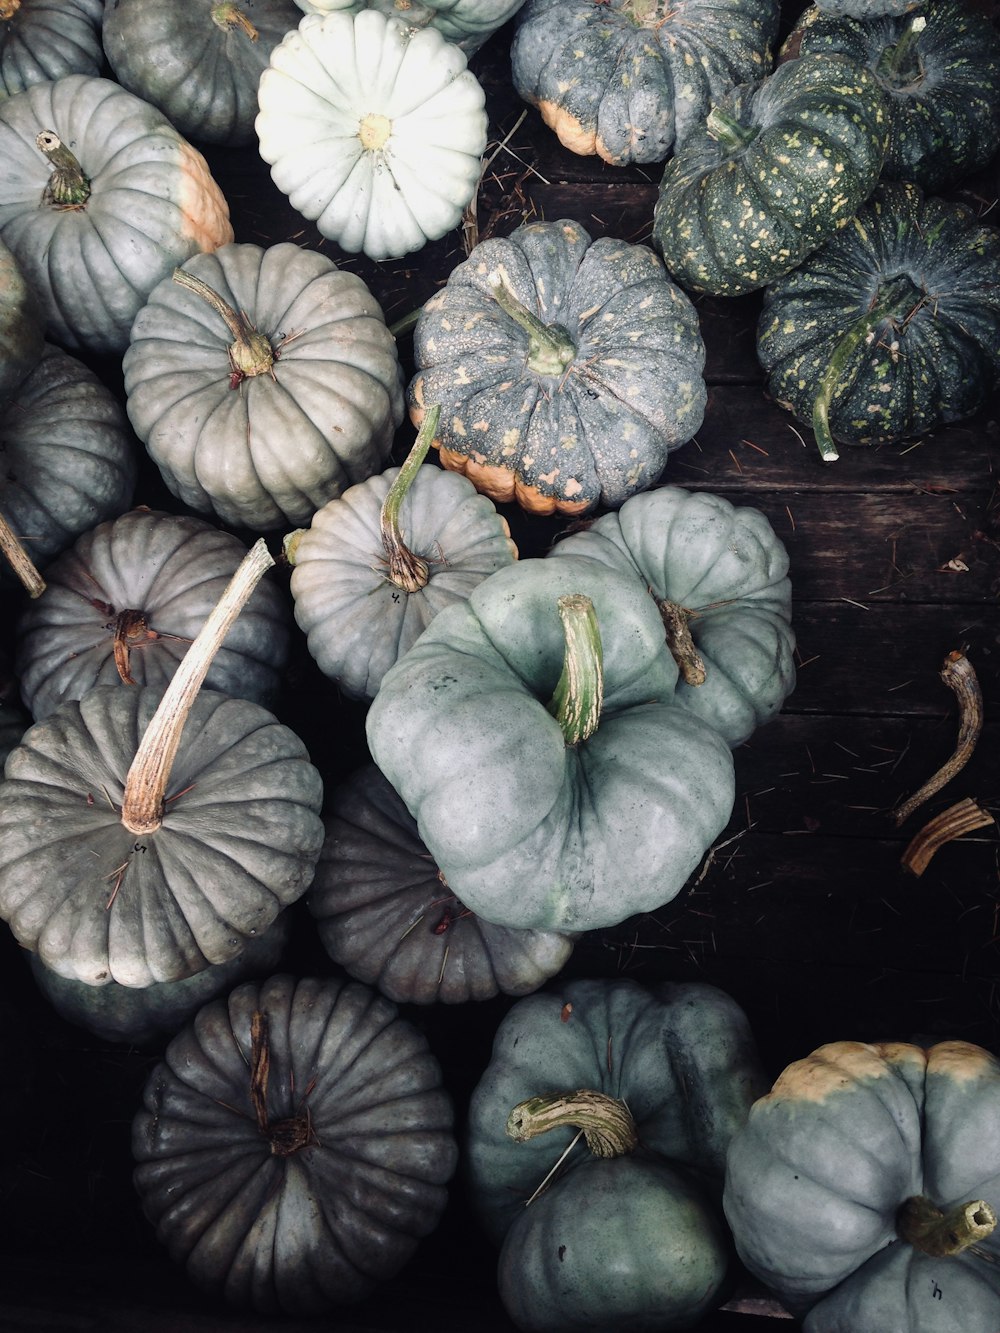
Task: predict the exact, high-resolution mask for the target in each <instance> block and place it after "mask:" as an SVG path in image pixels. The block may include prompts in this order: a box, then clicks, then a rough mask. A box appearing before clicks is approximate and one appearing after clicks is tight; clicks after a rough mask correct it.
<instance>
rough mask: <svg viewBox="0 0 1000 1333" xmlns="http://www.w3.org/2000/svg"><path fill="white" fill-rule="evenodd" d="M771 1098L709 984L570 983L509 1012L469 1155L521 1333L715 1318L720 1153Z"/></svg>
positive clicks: (476, 1105) (723, 1278) (721, 1234)
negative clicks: (761, 1101)
mask: <svg viewBox="0 0 1000 1333" xmlns="http://www.w3.org/2000/svg"><path fill="white" fill-rule="evenodd" d="M765 1086H766V1083H765V1080H764V1077H763V1071H762V1069H761V1066H760V1061H759V1058H758V1056H757V1052H756V1048H755V1045H754V1041H753V1037H752V1035H751V1032H750V1028H749V1024H748V1022H747V1019H746V1016H745V1015H744V1013H743V1011H742V1010H741V1009H740V1008H739V1006H738V1005H737V1004H736V1003H735V1002H734V1001H733V1000H732V999H730V997H729V996H727V995H726V994H724V993H723V992H722V991H720V990H717V989H716V988H715V987H713V986H708V985H703V984H700V983H683V984H670V983H661V984H660V985H658V986H657V987H655V988H653V989H647V988H646V987H643V986H641V985H639V984H638V983H637V982H635V981H631V980H627V979H622V978H619V979H615V980H610V981H608V980H578V981H570V982H566V983H564V984H563V985H561V986H558V987H554V988H551V989H549V990H547V991H545V992H540V993H539V994H536V995H530V996H528V997H526V998H525V999H522V1000H518V1001H517V1003H516V1004H515V1005H514V1006H513V1007H512V1008H511V1010H510V1011H509V1012H508V1014H507V1015H506V1017H505V1018H504V1019H503V1020H502V1022H501V1023H500V1026H499V1028H498V1029H497V1033H496V1036H495V1039H494V1042H493V1051H492V1054H491V1057H490V1061H489V1064H488V1066H487V1068H486V1070H485V1072H484V1073H483V1075H482V1077H481V1079H480V1080H479V1083H478V1084H477V1086H476V1088H475V1091H474V1092H473V1095H472V1100H471V1103H470V1107H469V1117H468V1132H467V1145H466V1166H467V1172H466V1173H467V1176H468V1179H469V1186H470V1196H471V1199H472V1202H473V1205H474V1207H475V1208H476V1210H477V1212H478V1213H479V1215H480V1218H481V1220H482V1222H483V1224H484V1226H485V1228H486V1230H487V1232H488V1234H489V1235H490V1236H491V1237H492V1239H493V1240H494V1241H495V1242H496V1243H498V1244H501V1245H502V1249H501V1254H500V1260H499V1270H498V1271H499V1287H500V1294H501V1297H502V1299H503V1302H504V1305H505V1306H506V1308H507V1310H508V1312H509V1313H510V1314H511V1316H512V1318H513V1320H514V1322H515V1323H516V1324H517V1326H518V1327H519V1328H522V1329H530V1330H539V1333H543V1331H546V1330H547V1331H549V1333H566V1331H568V1330H575V1329H580V1330H583V1329H594V1328H608V1329H611V1328H614V1329H625V1328H628V1329H636V1330H648V1331H649V1333H654V1330H661V1329H663V1330H665V1329H672V1328H688V1327H691V1326H693V1325H694V1324H696V1323H698V1322H699V1321H700V1319H701V1318H702V1317H703V1316H704V1315H705V1314H706V1312H707V1311H708V1310H710V1309H711V1308H712V1307H713V1306H715V1305H718V1304H720V1303H721V1301H722V1300H723V1299H725V1295H726V1291H727V1282H728V1279H729V1276H730V1269H731V1262H732V1255H731V1246H730V1242H729V1239H728V1236H727V1233H726V1228H725V1224H724V1222H723V1219H722V1210H721V1199H720V1196H721V1187H722V1178H723V1170H724V1164H725V1155H726V1150H727V1147H728V1144H729V1141H730V1139H731V1138H732V1136H733V1134H734V1133H735V1132H737V1131H738V1130H739V1129H740V1128H741V1127H742V1125H743V1124H744V1123H745V1121H746V1116H747V1113H748V1111H749V1108H750V1105H751V1103H752V1102H753V1100H754V1098H755V1097H757V1096H759V1094H760V1092H761V1090H762V1089H763V1087H765ZM581 1138H582V1141H579V1140H581ZM543 1182H544V1185H543Z"/></svg>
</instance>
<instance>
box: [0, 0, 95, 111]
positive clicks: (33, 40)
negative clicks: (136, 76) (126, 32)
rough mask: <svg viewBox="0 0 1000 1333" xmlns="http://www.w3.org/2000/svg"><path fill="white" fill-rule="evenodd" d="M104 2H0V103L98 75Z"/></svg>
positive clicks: (1, 0) (27, 0)
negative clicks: (73, 77)
mask: <svg viewBox="0 0 1000 1333" xmlns="http://www.w3.org/2000/svg"><path fill="white" fill-rule="evenodd" d="M103 14H104V0H0V99H2V98H4V97H11V96H12V95H13V94H14V93H22V92H24V90H25V88H28V87H30V86H31V84H33V83H46V82H48V81H49V80H52V79H61V78H63V77H64V76H65V75H67V74H87V75H96V74H100V72H101V64H102V62H103V58H104V52H103V50H102V49H101V18H102V16H103Z"/></svg>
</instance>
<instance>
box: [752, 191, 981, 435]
mask: <svg viewBox="0 0 1000 1333" xmlns="http://www.w3.org/2000/svg"><path fill="white" fill-rule="evenodd" d="M757 353H758V356H759V358H760V362H761V364H762V366H763V367H764V370H765V371H766V373H767V376H768V390H769V392H770V393H771V394H772V395H773V397H775V398H776V399H777V400H778V402H780V403H781V404H782V406H784V407H787V408H789V409H790V410H791V411H792V412H794V413H795V414H796V416H798V417H800V418H802V419H803V420H805V421H809V422H811V424H812V427H813V431H814V433H815V435H816V442H817V444H818V445H819V448H820V452H821V454H822V456H823V457H824V458H825V459H827V460H832V459H835V458H836V457H837V447H836V444H835V443H834V441H835V440H842V441H844V442H846V443H850V444H889V443H892V442H893V441H895V440H902V439H905V438H907V437H908V436H914V435H919V434H921V433H922V432H924V431H928V430H933V429H934V428H935V427H936V426H938V425H941V424H944V423H946V422H951V421H961V420H963V419H964V418H965V417H969V416H972V415H973V413H975V412H977V411H978V410H979V409H980V408H981V407H982V406H983V405H984V404H985V403H986V401H987V399H988V397H989V395H990V393H991V391H992V390H993V388H994V386H995V385H996V384H998V383H1000V229H998V228H996V227H992V226H990V225H989V224H988V223H986V222H982V221H980V220H979V219H978V218H977V217H976V216H975V215H974V214H973V213H972V211H971V210H970V209H967V208H965V207H964V206H962V205H960V204H956V203H950V202H947V201H945V200H943V199H936V198H925V197H924V195H923V193H922V192H921V190H920V189H919V187H918V186H916V185H913V184H908V183H904V182H885V183H884V184H882V185H880V186H879V187H878V188H877V189H876V191H875V192H874V194H873V195H872V197H871V199H870V200H869V201H868V203H867V204H866V205H865V206H864V207H863V208H862V209H861V210H860V211H859V212H858V214H857V217H856V218H854V220H853V221H852V222H851V224H850V226H848V227H845V228H844V229H843V231H840V232H838V233H837V234H836V236H833V237H831V238H830V240H828V241H827V243H826V244H825V245H824V246H823V247H822V248H821V249H820V250H819V251H817V253H816V254H815V255H813V256H812V257H811V258H810V259H808V260H807V261H806V262H805V263H804V264H803V265H802V267H801V268H799V269H797V270H796V271H795V272H794V273H789V274H787V275H786V276H785V277H783V278H780V279H778V280H777V281H776V282H774V283H773V284H772V285H771V286H770V287H768V288H767V290H766V292H765V293H764V301H763V306H762V311H761V317H760V323H759V325H758V330H757Z"/></svg>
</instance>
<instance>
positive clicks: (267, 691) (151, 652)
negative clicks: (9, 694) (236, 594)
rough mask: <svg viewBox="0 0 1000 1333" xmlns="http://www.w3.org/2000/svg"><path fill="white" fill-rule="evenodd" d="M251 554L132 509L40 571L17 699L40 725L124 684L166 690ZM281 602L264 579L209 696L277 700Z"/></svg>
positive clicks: (187, 522) (187, 520) (229, 541)
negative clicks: (41, 584) (101, 690)
mask: <svg viewBox="0 0 1000 1333" xmlns="http://www.w3.org/2000/svg"><path fill="white" fill-rule="evenodd" d="M245 555H246V548H245V547H244V546H243V544H242V542H240V541H239V540H238V539H237V538H236V537H234V536H232V535H231V534H230V533H228V532H220V531H219V530H218V529H217V528H213V527H212V526H211V525H210V524H208V523H206V522H204V521H203V520H202V519H200V518H192V517H187V516H183V515H176V514H163V513H158V512H156V511H154V510H149V509H134V510H132V511H131V512H129V513H126V514H123V515H122V516H121V517H120V518H116V519H113V520H111V521H109V522H107V523H101V524H99V525H98V526H97V527H96V528H92V529H91V530H90V531H89V532H86V533H84V534H83V536H82V537H80V538H79V539H78V541H77V542H76V545H75V546H74V547H73V548H72V549H71V550H69V551H66V552H64V554H63V555H62V556H60V557H59V558H58V559H57V560H56V561H54V562H53V564H52V565H50V566H49V567H48V568H47V569H46V585H47V586H46V589H45V591H44V593H42V595H41V596H40V597H38V598H36V599H35V600H34V601H33V602H31V604H30V605H29V606H28V607H27V609H26V610H25V611H24V613H23V614H22V616H21V619H20V621H19V622H18V626H17V658H16V668H17V672H18V675H19V677H20V682H21V697H22V698H23V700H24V702H25V704H26V705H27V707H28V708H29V709H30V710H31V713H32V716H33V717H34V718H35V720H36V721H41V720H42V719H43V718H45V717H48V716H49V714H50V713H52V712H53V711H54V710H55V709H56V708H57V707H58V706H59V704H61V703H62V702H63V700H65V699H80V698H82V696H83V695H84V694H86V692H87V691H88V690H89V689H93V688H94V686H95V685H111V684H115V683H117V682H118V681H119V680H121V681H124V682H125V683H127V684H129V685H154V686H158V687H160V688H162V687H163V686H165V685H166V683H167V681H168V680H169V679H170V677H171V676H172V675H173V674H174V672H175V670H176V669H177V665H178V663H179V662H180V660H181V659H182V658H183V656H184V653H185V651H186V650H187V647H188V645H189V644H190V643H191V641H192V640H193V639H194V637H195V635H196V634H197V632H198V630H199V629H200V628H201V626H202V624H203V622H204V621H205V619H206V617H207V616H208V614H209V612H210V611H211V609H212V607H213V606H214V605H215V603H216V602H217V601H218V600H219V596H220V594H221V593H222V590H223V589H224V588H225V586H226V584H227V583H228V581H229V579H230V578H231V577H232V575H233V574H234V573H235V571H236V568H237V566H238V565H239V563H240V560H241V559H242V558H243V556H245ZM290 619H291V617H290V615H289V609H288V605H287V601H286V599H285V598H284V596H283V595H282V594H281V593H280V592H279V590H278V587H277V585H276V584H275V583H273V582H271V581H270V580H269V579H267V578H264V579H263V580H262V581H261V582H260V583H259V584H258V586H257V588H256V589H255V590H254V593H253V596H252V597H251V599H250V602H249V603H248V605H247V606H246V607H245V608H244V610H243V611H242V613H241V614H240V616H239V618H238V619H237V621H236V623H235V624H234V625H233V627H232V629H231V630H230V631H229V634H228V635H227V637H226V641H225V643H224V644H223V646H222V647H221V648H220V650H219V652H218V653H217V654H216V655H215V657H214V658H213V660H212V664H211V666H210V667H209V669H208V675H207V677H206V681H205V683H206V685H207V686H208V687H209V688H211V689H215V690H221V691H222V692H223V693H224V694H230V695H233V696H235V697H237V698H241V699H253V700H255V701H256V702H257V703H268V702H269V701H271V700H273V699H274V698H276V697H277V694H278V689H279V684H280V676H281V672H282V669H283V668H284V666H285V664H286V662H287V660H288V653H289V639H290V632H289V630H290V626H289V621H290Z"/></svg>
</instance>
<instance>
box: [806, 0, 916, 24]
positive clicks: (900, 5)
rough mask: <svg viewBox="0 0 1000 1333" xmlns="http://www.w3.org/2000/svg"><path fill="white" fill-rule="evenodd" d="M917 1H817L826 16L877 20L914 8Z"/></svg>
mask: <svg viewBox="0 0 1000 1333" xmlns="http://www.w3.org/2000/svg"><path fill="white" fill-rule="evenodd" d="M916 4H917V0H818V7H819V8H820V9H822V10H823V11H824V13H827V14H849V15H850V16H851V18H857V19H869V20H870V19H879V18H881V17H882V16H883V15H885V14H891V15H893V16H894V17H895V16H898V15H899V14H905V13H906V11H907V10H908V9H913V8H915V6H916Z"/></svg>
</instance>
